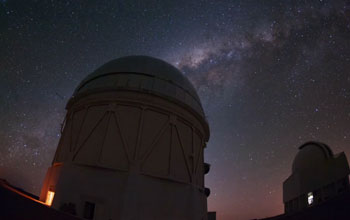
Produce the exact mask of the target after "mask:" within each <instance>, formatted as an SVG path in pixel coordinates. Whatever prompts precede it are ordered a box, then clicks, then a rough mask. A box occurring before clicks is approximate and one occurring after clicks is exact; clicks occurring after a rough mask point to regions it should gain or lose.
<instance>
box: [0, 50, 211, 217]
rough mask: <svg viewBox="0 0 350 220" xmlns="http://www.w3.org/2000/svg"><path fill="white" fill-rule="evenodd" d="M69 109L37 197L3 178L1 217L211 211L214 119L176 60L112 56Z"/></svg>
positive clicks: (175, 214)
mask: <svg viewBox="0 0 350 220" xmlns="http://www.w3.org/2000/svg"><path fill="white" fill-rule="evenodd" d="M66 108H67V110H68V112H67V115H66V118H65V120H64V126H62V135H61V139H60V142H59V144H58V147H57V151H56V154H55V157H54V160H53V162H52V166H51V167H50V168H49V169H48V172H47V175H46V178H45V181H44V184H43V187H42V190H41V194H40V200H39V198H36V197H35V196H33V195H31V194H28V193H26V192H24V191H23V190H20V189H17V188H15V187H12V186H11V185H9V184H8V183H6V182H5V181H2V182H0V203H1V204H2V206H1V207H0V219H23V220H32V219H33V220H34V219H35V220H40V219H45V220H46V219H52V220H55V219H67V220H74V219H95V220H96V219H98V220H112V219H114V220H139V219H145V220H148V219H154V220H163V219H164V220H165V219H166V220H180V219H181V220H207V219H208V216H209V218H210V219H213V218H212V217H213V216H215V215H213V213H209V214H208V213H207V196H209V194H210V190H209V189H208V188H205V187H204V175H205V174H207V173H208V172H209V170H210V165H209V164H207V163H204V148H205V146H206V143H207V141H208V140H209V126H208V123H207V121H206V118H205V115H204V111H203V108H202V105H201V102H200V99H199V97H198V95H197V93H196V90H195V89H194V87H193V86H192V84H191V83H190V82H189V81H188V79H187V78H186V77H185V76H183V74H182V73H181V72H180V71H179V70H178V69H176V68H175V67H173V66H171V65H170V64H168V63H166V62H164V61H161V60H159V59H155V58H151V57H146V56H130V57H123V58H120V59H116V60H112V61H111V62H108V63H107V64H105V65H103V66H101V67H100V68H98V69H97V70H96V71H94V72H93V73H91V74H90V75H88V76H87V78H86V79H84V80H83V81H82V82H81V83H80V85H79V86H78V87H77V89H76V90H75V92H74V94H73V96H72V98H71V99H70V100H69V102H68V104H67V107H66ZM4 204H5V205H4ZM214 219H215V218H214Z"/></svg>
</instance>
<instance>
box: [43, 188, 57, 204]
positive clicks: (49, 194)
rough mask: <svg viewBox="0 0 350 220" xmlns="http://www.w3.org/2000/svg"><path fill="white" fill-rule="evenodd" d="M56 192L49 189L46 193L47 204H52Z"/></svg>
mask: <svg viewBox="0 0 350 220" xmlns="http://www.w3.org/2000/svg"><path fill="white" fill-rule="evenodd" d="M54 196H55V192H52V191H48V192H47V195H46V202H45V203H46V205H48V206H51V204H52V201H53V197H54Z"/></svg>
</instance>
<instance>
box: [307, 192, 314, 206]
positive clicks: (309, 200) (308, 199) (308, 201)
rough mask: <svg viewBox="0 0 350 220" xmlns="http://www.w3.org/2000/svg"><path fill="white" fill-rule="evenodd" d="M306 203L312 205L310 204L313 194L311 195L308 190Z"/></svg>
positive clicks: (312, 200)
mask: <svg viewBox="0 0 350 220" xmlns="http://www.w3.org/2000/svg"><path fill="white" fill-rule="evenodd" d="M307 203H308V204H309V205H312V204H313V203H314V195H313V193H312V192H309V193H308V194H307Z"/></svg>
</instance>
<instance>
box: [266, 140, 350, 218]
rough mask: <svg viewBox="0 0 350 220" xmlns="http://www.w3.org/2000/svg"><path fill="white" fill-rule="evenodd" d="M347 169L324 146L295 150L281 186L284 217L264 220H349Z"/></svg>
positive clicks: (343, 161)
mask: <svg viewBox="0 0 350 220" xmlns="http://www.w3.org/2000/svg"><path fill="white" fill-rule="evenodd" d="M349 174H350V170H349V165H348V161H347V159H346V156H345V154H344V152H341V153H339V154H336V155H334V154H333V152H332V150H331V149H330V148H329V147H328V146H327V145H326V144H324V143H320V142H314V141H311V142H307V143H305V144H303V145H301V146H300V147H299V152H298V153H297V155H296V156H295V158H294V161H293V165H292V174H291V175H290V176H289V177H288V178H287V179H286V180H285V181H284V183H283V203H284V208H285V213H284V214H282V215H278V216H274V217H270V218H265V219H264V220H330V219H332V220H345V219H350V209H349V204H350V185H349Z"/></svg>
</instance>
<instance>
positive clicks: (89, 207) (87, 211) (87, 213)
mask: <svg viewBox="0 0 350 220" xmlns="http://www.w3.org/2000/svg"><path fill="white" fill-rule="evenodd" d="M94 212H95V203H92V202H85V206H84V215H83V217H84V218H85V219H94Z"/></svg>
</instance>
